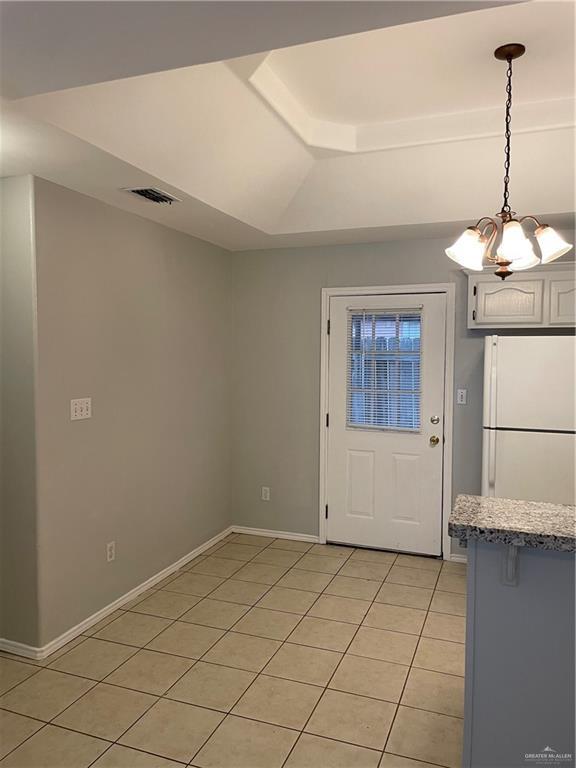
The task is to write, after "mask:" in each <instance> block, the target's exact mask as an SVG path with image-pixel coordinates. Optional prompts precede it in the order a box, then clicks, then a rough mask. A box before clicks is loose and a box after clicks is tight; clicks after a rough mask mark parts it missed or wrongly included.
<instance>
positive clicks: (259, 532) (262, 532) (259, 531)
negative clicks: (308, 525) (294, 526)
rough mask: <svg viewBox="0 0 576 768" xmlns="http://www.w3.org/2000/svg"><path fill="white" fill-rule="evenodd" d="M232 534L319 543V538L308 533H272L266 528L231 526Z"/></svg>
mask: <svg viewBox="0 0 576 768" xmlns="http://www.w3.org/2000/svg"><path fill="white" fill-rule="evenodd" d="M232 531H233V532H234V533H250V534H252V536H272V537H274V538H275V539H293V540H294V541H310V542H312V543H313V544H316V543H318V541H320V537H319V536H313V535H312V534H309V533H290V532H289V531H272V530H270V529H268V528H250V527H249V526H247V525H233V526H232Z"/></svg>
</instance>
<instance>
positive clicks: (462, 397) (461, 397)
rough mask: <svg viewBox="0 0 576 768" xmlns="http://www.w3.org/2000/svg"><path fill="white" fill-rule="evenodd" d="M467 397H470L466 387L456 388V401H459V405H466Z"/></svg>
mask: <svg viewBox="0 0 576 768" xmlns="http://www.w3.org/2000/svg"><path fill="white" fill-rule="evenodd" d="M467 397H468V390H466V389H457V390H456V402H457V403H458V405H466V400H467Z"/></svg>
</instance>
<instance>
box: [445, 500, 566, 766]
mask: <svg viewBox="0 0 576 768" xmlns="http://www.w3.org/2000/svg"><path fill="white" fill-rule="evenodd" d="M448 530H449V533H450V535H451V536H453V537H455V538H457V539H459V541H460V543H461V544H462V545H464V546H466V547H467V549H468V609H467V625H466V694H465V715H464V717H465V722H464V753H463V766H465V768H516V767H517V766H524V767H525V766H530V765H554V766H566V767H568V766H573V765H574V753H575V749H574V716H575V710H574V684H575V676H574V673H575V667H574V652H575V650H574V634H575V633H574V621H575V615H574V602H575V588H574V577H575V571H574V562H575V548H576V546H575V545H576V522H575V507H573V506H564V505H558V504H547V503H541V502H528V501H519V500H510V499H498V498H488V497H481V496H468V495H461V496H458V497H457V499H456V503H455V506H454V509H453V511H452V514H451V516H450V520H449V526H448Z"/></svg>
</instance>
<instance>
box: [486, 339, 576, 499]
mask: <svg viewBox="0 0 576 768" xmlns="http://www.w3.org/2000/svg"><path fill="white" fill-rule="evenodd" d="M575 348H576V340H575V338H574V337H573V336H488V337H486V340H485V351H484V418H483V427H484V428H483V441H482V495H483V496H498V497H500V498H507V499H529V500H534V501H550V502H553V503H556V504H574V503H575V496H576V494H575V485H576V477H575V474H576V469H575V458H576V456H575V444H576V434H575V433H576V403H575V397H576V395H575Z"/></svg>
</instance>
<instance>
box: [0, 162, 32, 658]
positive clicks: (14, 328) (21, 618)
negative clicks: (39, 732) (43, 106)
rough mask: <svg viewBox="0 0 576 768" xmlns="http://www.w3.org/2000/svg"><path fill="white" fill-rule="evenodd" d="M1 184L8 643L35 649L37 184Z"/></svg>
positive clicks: (2, 501) (3, 589)
mask: <svg viewBox="0 0 576 768" xmlns="http://www.w3.org/2000/svg"><path fill="white" fill-rule="evenodd" d="M0 181H1V183H0V200H1V211H0V212H1V217H0V218H1V221H2V230H1V255H0V273H1V280H0V308H1V313H0V340H1V344H0V395H1V396H0V427H1V429H0V483H1V486H0V491H1V492H0V512H1V514H0V526H1V530H0V541H1V552H0V554H1V558H0V562H1V573H0V575H1V578H0V606H1V611H0V637H9V638H10V639H13V640H19V641H20V642H23V643H27V644H32V645H34V644H35V640H36V638H37V635H38V590H37V567H36V439H35V426H34V424H35V414H34V382H35V374H34V372H35V348H36V347H35V338H36V298H35V294H36V270H35V263H34V242H33V216H34V214H33V179H32V177H31V176H22V177H18V178H11V179H2V180H0Z"/></svg>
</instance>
